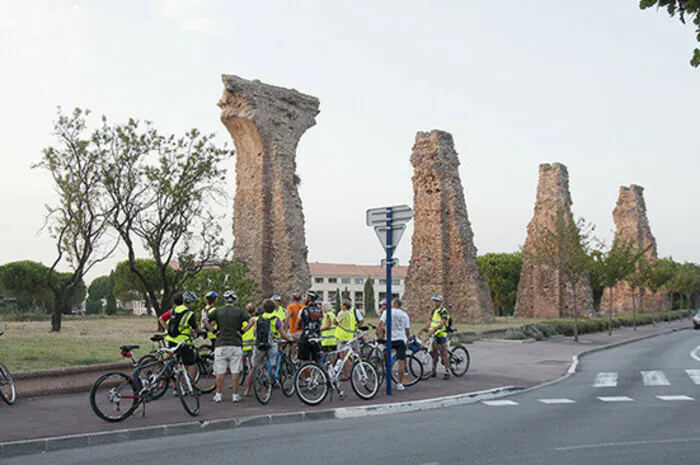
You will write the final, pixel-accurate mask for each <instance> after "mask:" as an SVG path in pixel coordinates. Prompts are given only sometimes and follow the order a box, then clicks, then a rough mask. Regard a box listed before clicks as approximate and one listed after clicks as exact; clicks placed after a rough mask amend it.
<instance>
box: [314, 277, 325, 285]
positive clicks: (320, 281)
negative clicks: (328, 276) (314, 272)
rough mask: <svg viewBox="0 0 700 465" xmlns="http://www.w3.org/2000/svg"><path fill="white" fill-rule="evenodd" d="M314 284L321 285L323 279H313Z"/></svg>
mask: <svg viewBox="0 0 700 465" xmlns="http://www.w3.org/2000/svg"><path fill="white" fill-rule="evenodd" d="M314 282H315V283H316V284H322V283H323V278H314Z"/></svg>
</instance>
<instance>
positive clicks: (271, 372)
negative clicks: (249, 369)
mask: <svg viewBox="0 0 700 465" xmlns="http://www.w3.org/2000/svg"><path fill="white" fill-rule="evenodd" d="M278 347H279V346H278ZM272 358H274V359H275V364H274V365H273V364H272V363H270V359H269V356H268V354H264V355H263V359H262V360H263V362H262V365H260V366H256V367H255V368H254V369H253V376H255V378H254V379H253V392H254V393H255V398H256V399H258V402H260V403H261V404H263V405H265V404H267V403H268V402H270V398H271V397H272V389H273V388H275V387H280V388H281V389H282V394H284V395H285V396H286V397H292V396H293V395H294V391H295V389H294V372H295V367H294V364H293V363H292V362H291V361H290V360H289V359H288V358H287V355H286V354H285V353H284V351H283V350H277V352H275V353H274V354H273V355H272Z"/></svg>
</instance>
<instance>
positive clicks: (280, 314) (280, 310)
mask: <svg viewBox="0 0 700 465" xmlns="http://www.w3.org/2000/svg"><path fill="white" fill-rule="evenodd" d="M270 300H272V301H273V302H274V303H275V305H276V306H277V308H276V309H275V311H274V314H275V316H276V317H277V319H278V320H280V321H281V322H282V326H283V327H284V330H285V331H287V330H288V329H289V327H288V326H287V311H286V310H285V309H284V307H283V306H282V305H281V303H282V297H280V296H278V295H273V296H272V297H270Z"/></svg>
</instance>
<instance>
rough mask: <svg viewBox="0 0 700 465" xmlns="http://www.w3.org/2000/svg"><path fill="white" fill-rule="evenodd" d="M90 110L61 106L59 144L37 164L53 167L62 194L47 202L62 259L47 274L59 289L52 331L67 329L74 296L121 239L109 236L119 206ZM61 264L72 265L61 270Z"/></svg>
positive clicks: (57, 127) (48, 221)
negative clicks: (110, 193) (108, 187)
mask: <svg viewBox="0 0 700 465" xmlns="http://www.w3.org/2000/svg"><path fill="white" fill-rule="evenodd" d="M89 114H90V112H89V111H83V110H81V109H79V108H76V109H75V110H74V111H73V113H72V114H70V115H64V114H62V113H61V109H60V108H59V111H58V119H57V120H56V122H55V123H54V135H55V136H56V137H57V139H58V142H59V143H58V145H56V146H55V147H54V146H51V147H48V148H46V149H44V150H43V152H42V153H43V156H42V159H41V161H40V162H38V163H36V164H34V165H33V168H43V169H45V170H47V171H48V172H49V173H51V177H52V179H53V183H54V187H55V190H56V193H57V195H58V200H57V202H56V203H55V204H53V205H50V206H47V209H48V214H47V217H46V224H45V227H46V229H47V230H48V231H49V234H50V235H51V237H52V238H53V239H54V240H55V241H56V259H55V260H54V262H53V264H52V265H51V267H50V268H49V270H48V273H47V274H46V280H47V283H48V286H49V287H50V288H51V290H52V292H53V295H54V302H53V309H52V313H51V331H55V332H58V331H60V330H61V316H62V315H63V314H64V313H68V312H69V311H70V307H71V302H72V300H73V297H74V293H75V291H76V289H77V287H78V286H79V285H80V284H81V283H82V282H83V276H85V274H86V273H87V272H89V271H90V270H91V269H92V267H93V266H95V265H96V264H98V263H101V262H103V261H104V260H106V259H107V258H109V257H110V256H111V255H112V253H113V252H114V250H115V249H116V247H117V245H118V241H117V240H115V239H114V238H112V237H110V236H109V231H110V221H109V220H110V217H111V215H112V213H113V211H114V206H113V204H112V203H111V202H109V199H108V197H107V195H106V193H105V189H104V185H103V184H102V171H101V165H100V160H101V150H100V147H99V146H98V145H97V144H96V143H95V140H94V139H93V138H91V137H90V136H89V135H87V134H86V131H87V125H86V118H87V116H88V115H89ZM59 266H67V267H68V268H69V269H70V271H69V272H64V273H61V272H59V271H58V267H59Z"/></svg>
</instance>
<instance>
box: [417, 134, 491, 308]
mask: <svg viewBox="0 0 700 465" xmlns="http://www.w3.org/2000/svg"><path fill="white" fill-rule="evenodd" d="M411 165H413V169H414V171H413V173H414V174H413V208H414V210H415V211H416V214H415V216H414V232H413V238H412V245H413V249H412V253H411V262H410V264H409V267H408V275H407V277H406V294H405V300H406V308H407V309H408V311H409V313H410V314H411V318H415V319H418V320H426V319H427V318H429V316H430V314H431V312H432V310H433V303H432V302H431V300H430V297H431V296H432V295H433V294H441V295H442V296H443V297H444V299H445V304H446V305H447V307H448V308H449V309H450V312H451V313H452V316H453V318H454V319H455V321H460V322H465V321H469V322H477V321H478V322H483V321H489V320H491V319H493V313H494V311H493V302H492V300H491V291H490V290H489V286H488V283H487V282H486V280H485V279H484V278H483V277H482V276H481V273H480V272H479V268H478V266H477V263H476V247H475V246H474V234H473V232H472V228H471V224H470V223H469V217H468V215H467V205H466V202H465V200H464V189H463V188H462V182H461V181H460V178H459V158H458V157H457V152H456V151H455V148H454V142H453V140H452V135H450V134H449V133H447V132H444V131H431V132H419V133H417V134H416V139H415V144H414V146H413V154H412V155H411Z"/></svg>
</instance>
